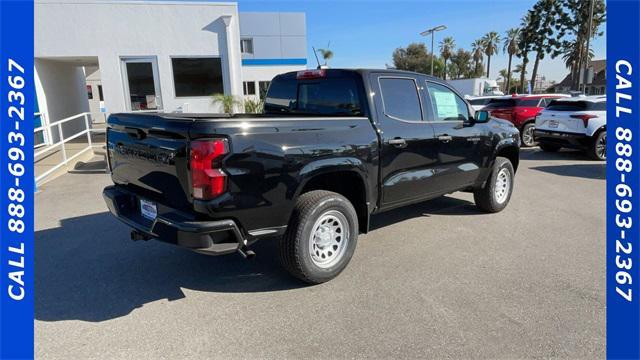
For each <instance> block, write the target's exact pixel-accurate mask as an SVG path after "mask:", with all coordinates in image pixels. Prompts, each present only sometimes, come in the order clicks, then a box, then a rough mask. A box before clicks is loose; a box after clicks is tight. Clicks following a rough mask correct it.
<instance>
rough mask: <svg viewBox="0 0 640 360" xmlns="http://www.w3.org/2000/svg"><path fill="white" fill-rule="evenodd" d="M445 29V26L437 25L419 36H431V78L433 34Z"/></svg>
mask: <svg viewBox="0 0 640 360" xmlns="http://www.w3.org/2000/svg"><path fill="white" fill-rule="evenodd" d="M446 28H447V27H446V26H445V25H438V26H436V27H434V28H431V29H429V30H425V31H423V32H421V33H420V35H421V36H427V35H429V34H431V76H433V58H434V57H435V56H434V54H433V34H434V33H435V32H436V31H441V30H444V29H446Z"/></svg>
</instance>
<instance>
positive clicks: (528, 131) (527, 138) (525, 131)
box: [520, 123, 536, 147]
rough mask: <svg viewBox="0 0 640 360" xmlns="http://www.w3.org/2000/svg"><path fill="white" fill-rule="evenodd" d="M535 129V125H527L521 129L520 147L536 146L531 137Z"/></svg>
mask: <svg viewBox="0 0 640 360" xmlns="http://www.w3.org/2000/svg"><path fill="white" fill-rule="evenodd" d="M535 129H536V125H535V124H534V123H528V124H526V125H525V126H523V127H522V134H521V135H520V137H521V138H522V145H524V146H525V147H531V146H534V145H535V144H536V141H535V138H534V137H533V131H534V130H535Z"/></svg>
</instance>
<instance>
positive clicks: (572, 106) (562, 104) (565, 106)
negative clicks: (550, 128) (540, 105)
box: [547, 100, 588, 111]
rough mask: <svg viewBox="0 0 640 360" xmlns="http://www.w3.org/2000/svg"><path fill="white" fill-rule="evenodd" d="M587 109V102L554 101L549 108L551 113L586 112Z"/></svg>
mask: <svg viewBox="0 0 640 360" xmlns="http://www.w3.org/2000/svg"><path fill="white" fill-rule="evenodd" d="M587 108H588V107H587V103H586V101H566V100H554V101H552V102H551V104H549V106H547V110H551V111H584V110H587Z"/></svg>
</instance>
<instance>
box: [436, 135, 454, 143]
mask: <svg viewBox="0 0 640 360" xmlns="http://www.w3.org/2000/svg"><path fill="white" fill-rule="evenodd" d="M438 140H440V141H442V142H449V141H451V140H453V137H452V136H450V135H440V136H438Z"/></svg>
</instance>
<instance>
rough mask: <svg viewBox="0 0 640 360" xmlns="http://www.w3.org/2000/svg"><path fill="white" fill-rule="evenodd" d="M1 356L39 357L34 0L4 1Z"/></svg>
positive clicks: (0, 16) (0, 17) (0, 20)
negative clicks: (35, 351)
mask: <svg viewBox="0 0 640 360" xmlns="http://www.w3.org/2000/svg"><path fill="white" fill-rule="evenodd" d="M0 37H1V41H0V47H1V49H0V159H1V160H0V164H1V165H0V166H1V168H0V268H1V269H2V273H1V274H0V284H1V288H0V358H2V359H9V358H11V359H14V358H15V359H26V358H32V357H33V348H34V347H33V320H34V317H33V314H34V311H33V304H34V301H33V297H34V289H33V278H34V274H33V249H34V246H33V241H34V233H33V192H34V188H35V187H34V177H33V129H34V112H33V109H34V106H33V105H34V99H33V97H34V96H33V94H34V93H35V90H34V85H33V83H34V70H33V69H34V67H33V2H32V1H0Z"/></svg>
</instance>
